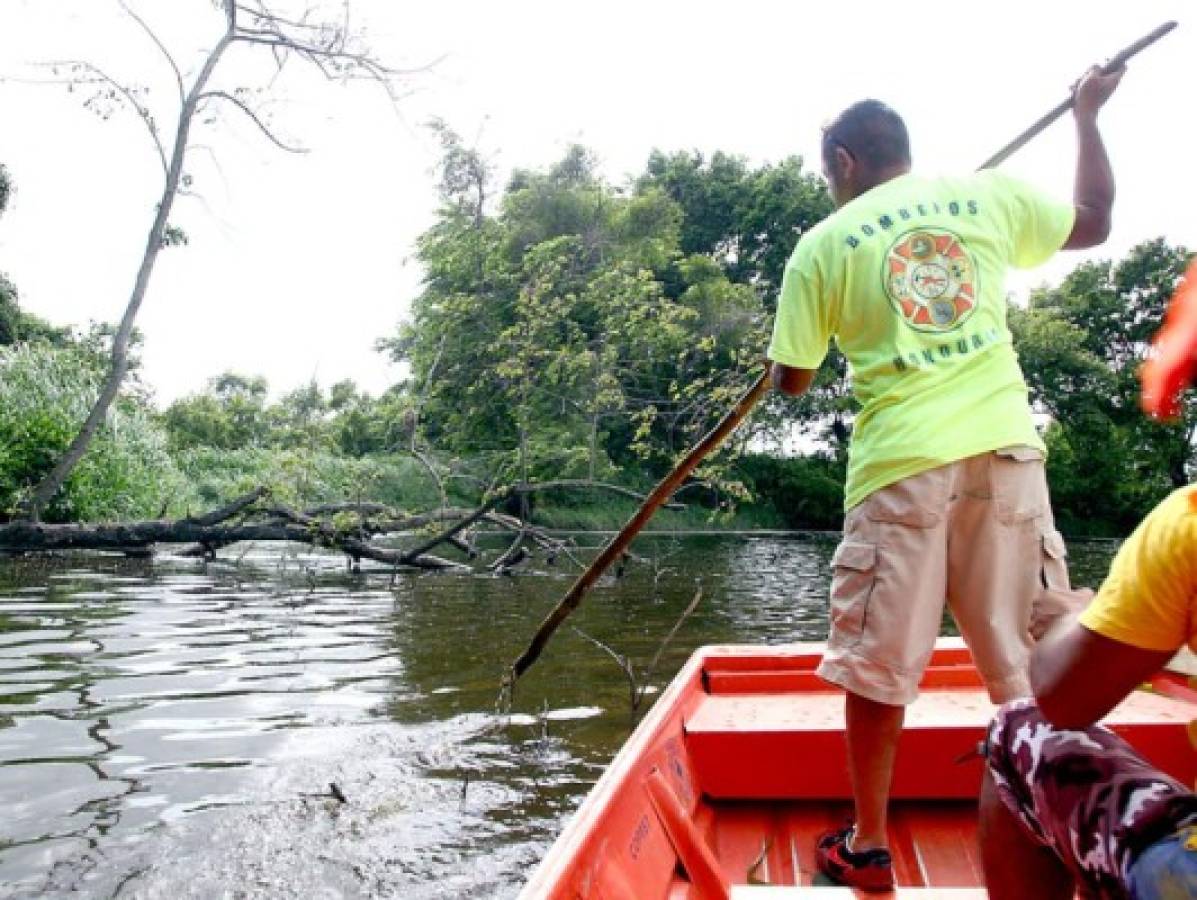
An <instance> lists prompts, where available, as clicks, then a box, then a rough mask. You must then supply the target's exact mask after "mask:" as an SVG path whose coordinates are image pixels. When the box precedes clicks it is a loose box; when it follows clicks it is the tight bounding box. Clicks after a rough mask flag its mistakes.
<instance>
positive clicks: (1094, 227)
mask: <svg viewBox="0 0 1197 900" xmlns="http://www.w3.org/2000/svg"><path fill="white" fill-rule="evenodd" d="M1123 71H1124V70H1121V69H1120V70H1118V71H1117V72H1114V73H1113V74H1111V75H1102V74H1101V70H1100V69H1098V68H1097V67H1096V66H1094V67H1093V68H1092V69H1090V70H1089V71H1088V72H1087V73H1085V75H1084V76H1083V77H1082V78H1081V80H1080V82H1079V83H1078V84H1077V86H1076V91H1075V94H1074V103H1073V115H1074V117H1075V119H1076V140H1077V148H1076V180H1075V182H1074V186H1073V196H1072V200H1073V205H1074V206H1075V208H1076V219H1075V221H1074V222H1073V225H1072V232H1071V233H1070V234H1069V235H1068V240H1067V241H1065V243H1064V247H1065V248H1066V249H1070V250H1080V249H1084V248H1085V247H1096V246H1097V245H1098V244H1101V243H1103V242H1104V241H1105V239H1106V238H1107V237H1109V235H1110V224H1111V213H1112V211H1113V208H1114V171H1113V169H1111V168H1110V158H1109V157H1108V156H1107V155H1106V147H1105V144H1104V142H1103V141H1102V139H1101V132H1100V131H1099V130H1098V128H1097V113H1098V111H1099V110H1100V109H1101V107H1102V104H1104V103H1105V102H1106V100H1108V99H1109V98H1110V95H1111V94H1112V93H1114V89H1115V88H1116V87H1118V82H1119V81H1120V80H1121V79H1122V74H1123Z"/></svg>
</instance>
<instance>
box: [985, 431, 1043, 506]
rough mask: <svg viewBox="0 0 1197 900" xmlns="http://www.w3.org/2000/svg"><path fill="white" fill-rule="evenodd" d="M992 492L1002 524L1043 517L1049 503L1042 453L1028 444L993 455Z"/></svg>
mask: <svg viewBox="0 0 1197 900" xmlns="http://www.w3.org/2000/svg"><path fill="white" fill-rule="evenodd" d="M989 492H990V496H991V497H993V502H994V505H995V510H996V513H997V518H998V521H999V522H1001V523H1002V524H1003V525H1017V524H1018V523H1020V522H1029V521H1030V520H1032V519H1037V518H1039V517H1040V516H1042V515H1043V514H1044V513H1046V512H1047V510H1048V509H1049V506H1048V504H1049V502H1050V501H1049V500H1048V493H1047V479H1046V476H1045V475H1044V468H1043V456H1042V454H1040V453H1039V451H1038V450H1035V449H1033V448H1029V447H1010V448H1006V449H1004V450H998V451H996V452H994V453H993V454H991V455H990V457H989Z"/></svg>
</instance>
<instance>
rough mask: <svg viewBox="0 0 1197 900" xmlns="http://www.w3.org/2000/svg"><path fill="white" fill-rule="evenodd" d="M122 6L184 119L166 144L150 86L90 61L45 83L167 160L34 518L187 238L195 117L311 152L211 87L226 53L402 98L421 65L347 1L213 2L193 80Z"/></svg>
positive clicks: (25, 509)
mask: <svg viewBox="0 0 1197 900" xmlns="http://www.w3.org/2000/svg"><path fill="white" fill-rule="evenodd" d="M117 2H118V3H119V5H120V7H121V9H122V10H124V12H125V13H126V14H127V15H128V16H129V17H130V18H131V19H132V20H133V21H134V22H135V23H136V24H137V26H138V27H139V28H140V29H141V30H142V31H143V32H144V33H145V35H146V36H147V37H148V39H149V40H150V41H151V42H152V43H153V44H154V46H155V47H156V48H157V50H158V51H159V52H160V53H161V55H162V56H163V57H164V58H165V60H166V62H167V63H168V64H169V66H170V69H171V71H172V73H173V75H174V81H175V87H176V88H177V93H178V98H177V102H178V118H177V120H176V122H175V128H174V134H173V140H171V141H170V142H169V144H168V143H166V142H165V141H164V138H163V134H162V132H161V130H160V129H159V127H158V123H157V121H156V120H155V117H154V115H153V113H152V112H151V109H150V107H149V104H148V102H147V94H148V89H146V88H143V87H138V86H135V85H129V84H126V83H124V82H122V81H120V80H118V79H117V78H115V77H112V76H111V75H109V74H108V73H107V72H106V71H104V70H102V69H101V68H99V67H98V66H96V65H94V64H92V63H89V62H86V61H79V60H67V61H62V62H55V63H49V64H47V65H48V67H49V69H50V70H51V72H52V73H53V79H47V81H48V82H50V81H56V82H59V83H66V84H68V85H70V86H71V87H72V88H77V87H79V86H88V87H90V88H92V89H93V93H92V94H91V96H90V97H89V98H88V100H87V101H86V102H87V103H88V104H89V105H95V104H99V105H101V106H104V107H109V108H111V107H124V108H127V109H131V110H132V111H133V112H134V113H135V114H136V115H137V116H138V117H139V118H140V119H141V121H142V122H143V123H144V125H145V127H146V130H147V132H148V133H149V137H150V140H151V141H152V143H153V147H154V150H155V152H156V155H157V157H158V161H159V163H160V164H161V167H162V179H163V181H162V195H161V198H160V199H159V201H158V205H157V208H156V210H155V213H154V218H153V221H152V222H151V224H150V230H149V234H148V236H147V238H146V244H145V250H144V251H143V254H142V259H141V265H140V267H139V268H138V270H137V277H136V279H135V281H134V284H133V291H132V294H131V295H130V298H129V303H128V305H127V306H126V307H125V312H124V315H123V316H122V317H121V321H120V324H119V326H118V327H117V329H116V333H115V335H114V336H113V341H112V358H111V366H110V368H109V372H108V376H107V378H106V379H105V381H104V384H103V386H102V387H101V389H100V393H99V396H98V397H97V398H96V401H95V404H94V405H93V406H92V408H91V411H90V413H89V414H88V416H87V418H86V420H85V421H84V423H83V426H82V427H81V428H80V430H79V433H78V434H77V435H76V437H75V439H74V440H73V441H72V442H71V444H70V446H69V447H68V448H67V449H66V451H65V452H64V453H63V455H62V457H61V458H60V459H59V460H58V462H57V463H56V464H55V466H54V468H53V469H52V470H51V471H50V472H49V474H47V475H46V476H45V478H43V479H42V481H41V482H40V483H39V484H38V485H37V487H36V488H34V490H33V491H32V493H31V494H30V495H29V497H28V498H27V499H26V500H25V501H24V503H23V504H22V506H21V510H20V513H21V515H22V516H23V517H25V518H28V519H30V520H33V521H37V520H38V519H39V518H40V516H41V512H42V510H43V509H44V508H45V506H46V504H47V503H49V501H50V500H51V499H52V498H53V497H54V495H55V494H57V493H58V491H59V489H60V488H61V487H62V485H63V484H64V483H65V482H66V480H67V478H68V477H69V476H70V474H71V472H72V470H73V469H74V468H75V466H76V465H77V464H78V462H79V460H80V459H82V458H83V455H84V454H85V453H86V452H87V448H88V445H89V444H90V443H91V440H92V438H93V437H94V436H95V434H96V431H97V430H98V429H99V427H100V425H101V424H102V423H103V422H104V420H105V418H106V417H107V414H108V409H109V407H110V406H111V405H112V402H113V400H115V399H116V396H117V394H118V392H119V391H120V387H121V383H122V382H123V380H124V377H125V373H126V370H127V368H128V350H129V340H130V337H131V335H132V333H133V323H134V321H135V320H136V318H137V313H138V310H139V309H140V308H141V303H142V300H143V299H144V298H145V294H146V290H147V289H148V287H149V283H150V276H151V275H152V274H153V271H154V264H155V263H156V262H157V259H158V253H159V252H160V251H161V250H162V248H163V247H165V246H168V245H170V244H172V243H177V242H178V241H179V240H180V238H181V232H179V231H178V229H175V228H173V227H172V226H171V225H170V214H171V210H172V208H173V206H174V202H175V199H176V198H177V197H178V196H179V195H180V193H184V192H186V190H187V188H188V184H189V181H190V179H189V178H188V176H187V174H186V171H185V162H186V158H187V151H188V148H189V145H190V141H191V132H192V126H193V124H194V123H195V120H196V116H197V115H198V116H201V117H204V116H206V115H207V113H209V112H214V111H215V110H216V108H217V107H219V106H225V107H228V108H230V109H232V110H234V111H235V112H236V113H239V114H241V115H244V116H245V117H247V118H248V119H249V121H250V122H252V123H253V125H254V126H256V128H257V129H258V130H259V131H261V133H262V134H263V135H264V136H265V137H266V139H267V140H269V141H270V142H271V143H272V144H274V146H276V147H278V148H279V149H281V150H285V151H288V152H293V153H301V152H304V150H303V148H302V147H298V146H295V145H294V144H292V143H290V142H288V141H286V140H284V139H283V138H281V137H279V135H278V134H277V133H276V131H275V130H274V128H273V127H272V125H271V123H270V122H269V120H268V119H267V118H266V117H265V116H264V115H263V114H262V113H261V111H260V107H258V106H256V105H255V103H254V102H253V100H252V96H253V95H252V94H251V92H250V91H249V90H248V89H246V88H236V89H233V90H226V89H222V88H219V87H214V86H213V75H214V74H215V73H216V70H217V68H218V66H219V65H220V63H221V61H222V60H223V59H224V57H225V55H226V53H227V52H228V51H230V50H232V49H233V48H235V47H238V46H243V47H246V48H251V49H256V50H260V51H267V50H268V51H269V52H270V53H271V54H273V57H274V62H275V64H276V66H277V69H278V72H279V73H281V72H282V70H283V69H284V67H285V66H286V65H287V63H288V62H290V61H291V60H297V61H299V62H301V63H306V64H308V65H310V66H313V67H315V68H316V69H317V70H318V71H319V72H320V73H321V74H323V75H324V76H325V77H327V78H329V79H332V80H337V81H343V82H348V81H360V80H367V81H372V82H374V83H376V84H377V85H379V86H380V87H381V88H382V89H383V90H384V91H385V92H386V94H387V97H388V98H389V99H390V100H391V101H392V102H394V101H396V100H397V99H398V96H399V94H398V92H399V88H400V86H401V85H402V84H404V83H406V81H407V79H408V78H409V77H410V76H411V75H412V74H414V72H415V71H418V70H402V69H396V68H393V67H391V66H388V65H386V64H384V63H383V62H381V61H380V60H379V59H377V58H376V57H375V56H374V55H373V54H372V53H371V52H370V50H369V49H368V48H367V47H366V46H365V44H364V43H363V41H362V39H361V37H360V35H359V34H358V33H357V32H355V31H354V30H353V29H351V27H350V25H349V4H348V2H347V0H346V2H345V3H344V5H343V6H342V15H341V17H340V18H339V19H327V18H320V17H318V16H317V14H316V12H315V10H311V9H309V10H308V11H307V12H305V13H304V14H303V15H302V16H300V17H298V18H292V17H287V16H284V15H282V14H280V13H278V12H276V11H275V10H274V4H273V3H271V2H270V0H245V2H237V0H218V2H217V3H216V6H218V7H219V9H220V12H221V15H222V16H223V33H222V34H221V36H220V38H219V40H217V42H216V44H215V45H214V46H213V47H212V49H211V50H209V51H208V53H207V55H206V56H205V57H204V59H203V63H202V64H201V65H200V67H199V70H198V72H197V73H196V74H195V75H194V77H193V78H192V80H191V82H190V84H188V83H187V78H186V76H185V75H184V72H183V70H182V68H181V67H180V66H179V64H178V63H177V62H176V60H175V58H174V56H173V55H172V54H171V53H170V51H169V50H168V49H167V47H166V45H165V44H164V43H163V41H162V40H161V39H160V38H159V37H158V35H157V34H156V33H155V31H154V30H153V28H152V27H151V26H150V25H149V23H148V22H147V21H146V20H145V19H144V18H143V17H142V16H140V15H138V13H137V12H135V11H134V10H133V9H132V8H131V7H129V6H128V5H127V3H126V2H125V0H117Z"/></svg>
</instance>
